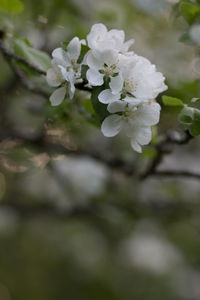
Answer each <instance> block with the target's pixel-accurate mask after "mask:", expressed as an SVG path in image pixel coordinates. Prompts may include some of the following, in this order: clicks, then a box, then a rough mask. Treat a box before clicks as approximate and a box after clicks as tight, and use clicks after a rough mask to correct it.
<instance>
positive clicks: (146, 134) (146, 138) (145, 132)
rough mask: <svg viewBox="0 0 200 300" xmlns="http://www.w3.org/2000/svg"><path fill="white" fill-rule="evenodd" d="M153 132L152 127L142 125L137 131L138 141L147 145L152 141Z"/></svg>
mask: <svg viewBox="0 0 200 300" xmlns="http://www.w3.org/2000/svg"><path fill="white" fill-rule="evenodd" d="M151 138H152V132H151V128H150V127H142V128H140V129H139V130H138V133H137V138H136V139H137V142H138V143H139V144H140V145H147V144H149V143H150V142H151Z"/></svg>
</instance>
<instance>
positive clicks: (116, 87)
mask: <svg viewBox="0 0 200 300" xmlns="http://www.w3.org/2000/svg"><path fill="white" fill-rule="evenodd" d="M123 84H124V80H123V77H122V75H121V74H119V75H118V76H116V77H112V78H111V81H110V84H109V86H110V88H111V90H112V92H113V94H117V93H119V92H121V90H122V87H123Z"/></svg>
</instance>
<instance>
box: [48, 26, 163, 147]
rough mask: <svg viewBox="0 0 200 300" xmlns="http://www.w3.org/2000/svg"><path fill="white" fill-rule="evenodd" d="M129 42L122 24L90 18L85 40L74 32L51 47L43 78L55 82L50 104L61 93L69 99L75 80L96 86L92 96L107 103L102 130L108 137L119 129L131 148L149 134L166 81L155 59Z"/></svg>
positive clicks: (147, 139) (146, 141)
mask: <svg viewBox="0 0 200 300" xmlns="http://www.w3.org/2000/svg"><path fill="white" fill-rule="evenodd" d="M133 42H134V40H129V41H126V42H125V34H124V31H123V30H115V29H112V30H110V31H108V30H107V28H106V26H105V25H103V24H95V25H93V26H92V28H91V31H90V33H89V34H88V35H87V38H86V40H79V38H78V37H74V38H73V39H72V41H71V42H69V43H63V46H62V47H60V48H57V49H55V50H54V51H53V53H52V57H53V59H52V68H50V69H49V70H48V71H47V82H48V84H49V85H51V86H53V87H57V89H56V90H55V91H54V92H53V94H52V95H51V97H50V101H51V104H52V105H53V106H56V105H59V104H61V103H62V101H63V100H64V98H65V97H66V95H68V98H70V99H72V98H73V96H74V92H75V84H78V83H85V84H87V85H88V86H89V87H91V91H92V92H93V90H95V88H96V87H99V88H100V89H99V90H98V91H99V92H98V95H97V101H98V102H99V103H100V104H101V105H103V106H105V108H106V116H105V117H103V118H101V119H102V124H101V131H102V133H103V134H104V136H106V137H113V136H115V135H117V134H118V133H119V132H120V131H123V132H124V133H125V134H126V135H127V136H128V137H129V138H130V140H131V146H132V148H133V149H134V150H135V151H137V152H141V151H142V149H141V146H142V145H147V144H149V143H150V141H151V139H152V132H151V127H152V126H153V125H156V124H157V123H158V122H159V118H160V105H159V104H158V103H157V102H156V100H155V98H156V97H157V96H158V94H159V93H161V92H163V91H165V90H166V89H167V86H166V85H165V83H164V80H165V78H164V76H163V75H162V73H160V72H157V70H156V67H155V65H153V64H151V62H150V61H149V60H148V59H146V58H144V57H142V56H139V55H137V54H135V53H134V52H133V51H130V50H129V48H130V46H131V45H132V44H133ZM95 110H96V113H97V114H98V113H99V114H100V112H98V111H97V110H98V109H95Z"/></svg>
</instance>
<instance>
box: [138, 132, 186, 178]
mask: <svg viewBox="0 0 200 300" xmlns="http://www.w3.org/2000/svg"><path fill="white" fill-rule="evenodd" d="M191 139H192V136H191V134H190V133H189V131H188V130H185V136H184V137H183V138H180V137H179V136H178V137H177V134H176V132H175V131H171V132H168V133H167V134H166V137H165V139H164V140H163V141H162V142H160V143H158V144H157V145H156V150H157V155H156V157H155V158H154V159H153V161H152V162H151V164H150V166H149V167H148V169H147V170H146V171H145V172H144V173H143V174H142V175H141V176H140V179H145V178H147V177H149V176H151V175H155V174H157V172H158V171H157V168H158V166H159V165H160V164H161V163H162V161H163V158H164V156H165V155H166V154H170V153H171V152H172V151H173V149H174V146H175V145H185V144H187V143H188V142H189V141H190V140H191Z"/></svg>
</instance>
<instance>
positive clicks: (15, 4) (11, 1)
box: [0, 0, 24, 14]
mask: <svg viewBox="0 0 200 300" xmlns="http://www.w3.org/2000/svg"><path fill="white" fill-rule="evenodd" d="M0 9H1V10H3V11H5V12H9V13H15V14H17V13H20V12H21V11H22V10H23V9H24V5H23V4H22V2H21V1H20V0H0Z"/></svg>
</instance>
